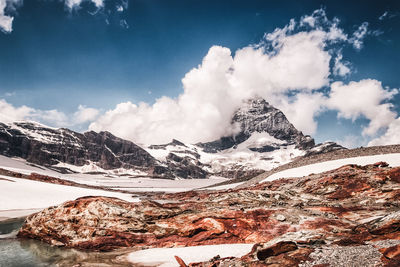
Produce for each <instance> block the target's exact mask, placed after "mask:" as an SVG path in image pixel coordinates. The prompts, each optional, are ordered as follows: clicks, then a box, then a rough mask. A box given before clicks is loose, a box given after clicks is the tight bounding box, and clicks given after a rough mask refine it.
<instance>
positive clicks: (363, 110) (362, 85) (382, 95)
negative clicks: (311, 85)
mask: <svg viewBox="0 0 400 267" xmlns="http://www.w3.org/2000/svg"><path fill="white" fill-rule="evenodd" d="M397 93H398V90H397V89H392V90H386V89H384V88H383V87H382V83H381V82H379V81H377V80H373V79H365V80H361V81H359V82H354V81H353V82H350V83H349V84H343V82H334V83H332V85H331V92H330V95H329V99H328V100H327V106H328V107H330V108H331V109H336V110H338V111H339V113H338V116H339V117H341V118H345V119H352V120H356V119H357V118H360V117H365V118H367V119H368V120H369V121H370V123H369V125H368V126H367V127H366V128H364V130H363V134H364V135H369V136H372V135H374V134H376V133H377V131H378V130H379V129H382V128H385V127H387V126H388V125H389V124H390V123H391V122H392V121H393V120H394V119H395V118H396V116H397V114H396V113H395V112H394V111H392V110H391V108H392V107H393V105H392V104H391V103H386V102H385V101H387V100H390V99H391V98H392V97H393V96H394V95H395V94H397Z"/></svg>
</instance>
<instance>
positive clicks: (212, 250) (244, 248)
mask: <svg viewBox="0 0 400 267" xmlns="http://www.w3.org/2000/svg"><path fill="white" fill-rule="evenodd" d="M252 247H253V244H224V245H206V246H195V247H181V248H153V249H145V250H139V251H135V252H132V253H130V254H129V255H128V260H129V261H130V262H132V263H134V264H141V265H145V266H149V265H153V266H154V265H157V266H160V267H176V266H179V264H178V263H177V261H176V260H175V256H178V257H180V258H181V259H182V260H183V261H184V262H185V263H190V262H200V261H206V260H209V259H211V258H213V257H214V256H216V255H219V256H220V257H222V258H223V257H241V256H243V255H246V254H247V253H249V252H250V250H251V248H252Z"/></svg>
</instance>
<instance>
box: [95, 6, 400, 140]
mask: <svg viewBox="0 0 400 267" xmlns="http://www.w3.org/2000/svg"><path fill="white" fill-rule="evenodd" d="M339 23H340V21H339V19H337V18H333V19H331V20H330V19H328V18H327V16H326V13H325V10H324V9H318V10H316V11H314V12H313V13H312V14H311V15H307V16H303V17H302V18H301V19H300V20H299V21H296V20H294V19H292V20H290V22H289V24H288V25H286V26H285V27H283V28H277V29H275V31H273V32H272V33H267V34H265V36H264V39H263V40H262V41H261V42H260V43H259V44H256V45H251V46H248V47H244V48H242V49H239V50H237V51H235V53H232V51H231V50H230V49H229V48H226V47H221V46H213V47H211V48H210V49H209V51H208V53H207V55H206V56H205V57H204V59H203V61H202V63H201V64H200V65H199V66H197V67H196V68H194V69H192V70H191V71H189V72H188V73H187V74H186V75H185V77H184V78H183V79H182V85H183V93H182V94H181V95H179V96H178V97H177V98H169V97H162V98H160V99H157V100H156V102H155V103H154V104H153V105H149V104H146V103H139V104H137V105H136V104H133V103H131V102H125V103H120V104H118V105H117V106H116V107H115V109H112V110H109V111H107V112H106V113H105V114H103V115H102V116H100V117H99V118H98V119H97V120H96V121H95V122H93V123H92V124H91V125H90V127H89V128H90V129H91V130H95V131H100V130H108V131H111V132H113V133H114V134H116V135H118V136H121V137H123V138H127V139H130V140H132V141H134V142H139V143H145V144H150V143H165V142H169V141H170V140H171V139H172V138H177V139H179V140H182V141H184V142H190V143H195V142H200V141H210V140H214V139H217V138H219V137H221V136H225V135H230V134H232V133H234V132H235V130H236V129H235V127H234V126H232V125H231V124H230V120H231V117H232V114H233V113H234V111H235V110H236V109H237V108H238V107H239V106H240V105H241V104H242V102H243V101H244V100H246V99H248V98H252V97H256V96H257V97H263V98H265V99H267V100H268V101H269V102H270V103H271V104H272V105H274V106H276V107H277V108H279V109H281V110H282V111H283V112H284V113H285V114H286V116H287V117H288V119H289V120H290V121H291V122H292V123H293V124H294V125H295V126H296V127H297V128H298V129H300V130H301V131H303V132H304V133H306V134H314V133H315V131H316V129H317V122H316V120H315V118H316V117H317V116H318V115H319V114H320V113H321V112H323V111H326V110H335V111H337V112H338V117H339V118H345V119H352V120H355V119H357V118H366V119H368V120H369V121H370V123H369V125H368V126H367V127H366V128H365V129H363V134H364V135H366V136H374V135H375V134H376V133H377V132H378V130H380V129H382V128H385V127H388V125H390V124H391V122H392V121H393V120H395V118H396V116H397V115H396V113H394V112H393V111H392V110H391V109H392V105H391V104H389V103H387V101H388V100H390V99H391V98H392V97H393V96H394V95H395V94H396V93H397V90H396V89H386V88H383V87H382V84H381V83H380V82H379V81H376V80H370V79H366V80H361V81H352V82H350V83H348V84H344V83H342V82H340V81H337V82H335V81H334V79H336V78H340V77H343V76H346V75H348V74H349V73H351V64H350V63H349V62H346V61H344V60H343V55H342V48H343V47H344V46H346V45H350V46H352V47H354V49H356V50H359V49H361V48H362V46H363V40H364V38H365V36H367V35H368V33H369V31H368V23H362V24H361V25H360V26H359V27H358V28H357V29H356V31H355V32H353V33H351V34H347V33H345V32H344V30H343V29H341V28H340V27H339Z"/></svg>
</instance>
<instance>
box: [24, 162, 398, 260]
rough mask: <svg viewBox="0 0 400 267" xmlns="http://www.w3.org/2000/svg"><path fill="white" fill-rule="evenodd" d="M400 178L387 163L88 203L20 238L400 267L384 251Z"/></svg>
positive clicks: (44, 220)
mask: <svg viewBox="0 0 400 267" xmlns="http://www.w3.org/2000/svg"><path fill="white" fill-rule="evenodd" d="M399 177H400V168H389V167H387V164H384V163H377V164H373V165H367V166H364V167H361V166H356V165H347V166H343V167H341V168H339V169H336V170H334V171H329V172H325V173H322V174H314V175H310V176H308V177H304V178H296V179H280V180H276V181H272V182H266V183H262V184H258V185H254V186H251V187H248V188H243V189H233V190H225V191H216V192H206V191H191V192H183V193H176V194H163V195H161V194H160V195H158V196H154V197H153V200H143V201H141V202H140V203H128V202H125V201H122V200H119V199H115V198H106V197H85V198H79V199H77V200H74V201H69V202H66V203H64V204H62V205H59V206H57V207H51V208H48V209H45V210H43V211H42V212H40V213H37V214H34V215H31V216H29V217H28V218H27V220H26V223H25V225H24V226H23V227H22V229H21V230H20V232H19V236H20V237H29V238H35V239H39V240H43V241H45V242H48V243H51V244H55V245H59V246H67V247H74V248H79V249H91V250H111V249H115V248H119V247H133V246H142V247H173V246H195V245H207V244H227V243H259V245H257V246H255V247H254V248H253V251H252V252H251V253H249V254H248V255H246V256H245V257H243V258H241V259H233V258H230V259H214V262H213V263H212V264H216V265H215V266H218V265H220V264H222V263H223V262H224V261H232V262H236V263H237V262H243V263H246V264H250V266H260V265H265V264H269V265H271V266H274V265H275V266H297V265H298V264H300V263H302V264H306V263H307V262H312V261H314V262H316V263H318V262H319V263H318V264H328V263H329V262H330V261H331V260H332V259H331V258H330V256H329V255H331V254H332V253H333V254H335V253H337V254H338V255H339V256H338V257H340V256H341V255H347V257H352V256H354V255H358V254H360V253H361V254H362V251H369V252H370V253H371V255H372V256H371V257H372V258H373V259H374V260H377V261H379V263H382V264H383V263H385V264H387V265H390V264H394V262H396V261H398V247H394V248H388V246H383V247H382V246H381V247H375V244H378V243H379V244H383V243H382V242H386V241H387V240H391V242H399V244H400V241H398V240H400V232H399V226H400V208H399V207H400V198H399V196H400V183H399ZM390 244H392V243H390ZM396 244H397V243H396ZM391 247H393V244H392V245H391ZM379 249H381V250H379ZM382 249H385V250H382ZM393 250H394V252H392V251H393ZM360 251H361V252H360ZM396 251H397V252H396ZM318 253H319V254H318ZM346 253H347V254H346ZM396 253H397V254H396ZM320 254H321V256H318V255H320ZM368 255H369V254H368ZM377 255H378V256H377ZM358 256H359V255H358ZM381 257H382V258H381ZM358 258H360V259H362V257H358ZM180 264H182V263H180ZM202 264H203V265H202ZM204 264H205V265H204ZM209 264H211V263H210V262H209V263H199V264H197V265H196V264H192V265H193V266H208V265H209ZM222 266H225V265H222ZM304 266H308V265H304ZM310 266H311V265H310ZM321 266H322V265H321Z"/></svg>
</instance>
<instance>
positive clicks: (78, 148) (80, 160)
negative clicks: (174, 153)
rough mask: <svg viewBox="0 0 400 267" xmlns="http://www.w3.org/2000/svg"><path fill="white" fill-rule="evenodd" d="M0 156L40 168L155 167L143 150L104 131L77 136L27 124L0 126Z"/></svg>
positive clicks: (76, 134)
mask: <svg viewBox="0 0 400 267" xmlns="http://www.w3.org/2000/svg"><path fill="white" fill-rule="evenodd" d="M0 154H3V155H6V156H11V157H21V158H23V159H26V160H27V161H29V162H32V163H35V164H39V165H43V166H48V165H54V164H57V163H59V162H63V163H68V164H71V165H76V166H83V165H85V164H87V163H88V162H96V163H97V164H98V166H99V167H101V168H103V169H114V168H133V167H150V166H154V165H155V164H156V160H155V159H154V158H153V157H152V156H151V155H150V154H149V153H147V152H146V151H145V150H144V149H142V148H140V147H139V146H137V145H135V144H134V143H132V142H130V141H127V140H123V139H121V138H118V137H115V136H114V135H112V134H110V133H108V132H100V133H95V132H86V133H84V134H81V133H77V132H74V131H71V130H68V129H53V128H49V127H45V126H43V125H40V124H36V123H30V122H21V123H13V124H3V123H0Z"/></svg>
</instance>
